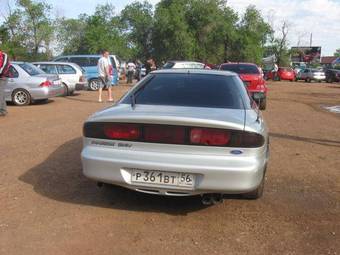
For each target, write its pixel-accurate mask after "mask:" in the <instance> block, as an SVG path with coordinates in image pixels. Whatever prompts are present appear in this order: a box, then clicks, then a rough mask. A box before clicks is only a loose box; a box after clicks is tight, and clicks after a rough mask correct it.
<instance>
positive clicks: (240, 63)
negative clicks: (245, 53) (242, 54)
mask: <svg viewBox="0 0 340 255" xmlns="http://www.w3.org/2000/svg"><path fill="white" fill-rule="evenodd" d="M222 65H251V66H256V67H257V65H256V64H254V63H245V62H228V63H223V64H221V66H222Z"/></svg>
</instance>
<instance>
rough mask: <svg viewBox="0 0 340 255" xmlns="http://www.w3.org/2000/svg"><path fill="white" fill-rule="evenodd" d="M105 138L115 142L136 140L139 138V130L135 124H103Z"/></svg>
mask: <svg viewBox="0 0 340 255" xmlns="http://www.w3.org/2000/svg"><path fill="white" fill-rule="evenodd" d="M103 131H104V134H105V137H107V138H109V139H113V140H115V139H117V140H138V139H139V137H140V129H139V127H138V125H136V124H112V123H109V124H105V125H104V129H103Z"/></svg>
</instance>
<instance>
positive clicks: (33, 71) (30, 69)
mask: <svg viewBox="0 0 340 255" xmlns="http://www.w3.org/2000/svg"><path fill="white" fill-rule="evenodd" d="M19 66H20V67H21V68H22V69H24V71H25V72H26V73H28V74H29V75H31V76H34V75H39V74H44V73H45V72H44V71H42V70H41V69H39V68H38V67H36V66H35V65H33V64H30V63H22V64H19Z"/></svg>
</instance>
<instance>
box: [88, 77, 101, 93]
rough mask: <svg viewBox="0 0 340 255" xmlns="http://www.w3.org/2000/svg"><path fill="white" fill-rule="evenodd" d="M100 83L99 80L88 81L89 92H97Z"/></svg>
mask: <svg viewBox="0 0 340 255" xmlns="http://www.w3.org/2000/svg"><path fill="white" fill-rule="evenodd" d="M100 83H101V80H99V79H92V80H90V82H89V88H90V90H92V91H96V90H98V89H99V88H100Z"/></svg>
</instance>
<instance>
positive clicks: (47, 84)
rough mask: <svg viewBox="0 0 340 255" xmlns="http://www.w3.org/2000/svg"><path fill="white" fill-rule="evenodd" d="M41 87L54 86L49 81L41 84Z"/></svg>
mask: <svg viewBox="0 0 340 255" xmlns="http://www.w3.org/2000/svg"><path fill="white" fill-rule="evenodd" d="M39 86H40V87H49V86H52V82H51V81H49V80H47V81H44V82H42V83H40V85H39Z"/></svg>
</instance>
